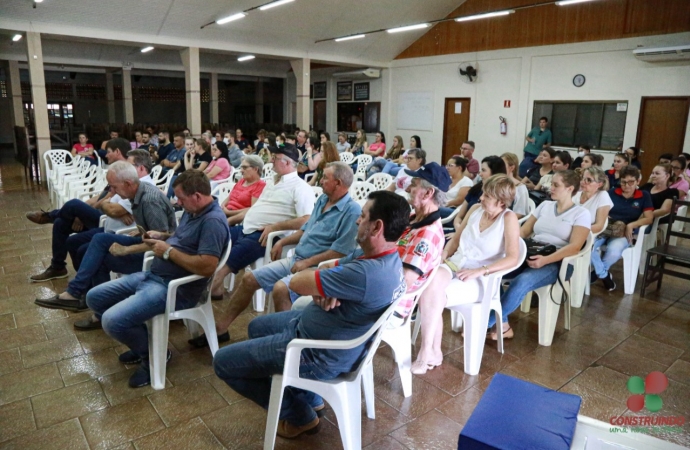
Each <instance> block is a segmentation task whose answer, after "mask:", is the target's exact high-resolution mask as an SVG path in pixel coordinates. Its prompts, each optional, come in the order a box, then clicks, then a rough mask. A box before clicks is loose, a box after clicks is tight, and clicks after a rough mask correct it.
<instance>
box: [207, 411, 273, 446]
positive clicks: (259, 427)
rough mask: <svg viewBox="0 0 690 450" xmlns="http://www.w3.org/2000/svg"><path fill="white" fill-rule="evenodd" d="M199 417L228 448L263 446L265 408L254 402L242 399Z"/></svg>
mask: <svg viewBox="0 0 690 450" xmlns="http://www.w3.org/2000/svg"><path fill="white" fill-rule="evenodd" d="M201 419H202V420H203V421H204V423H205V424H206V425H207V426H208V428H209V429H210V430H211V432H212V433H213V434H214V435H215V436H216V437H217V438H218V440H220V442H221V444H223V445H224V446H225V447H226V448H228V449H229V450H239V449H245V448H246V449H261V448H263V441H264V431H265V430H266V410H264V409H262V408H261V407H259V406H258V405H256V404H255V403H254V402H251V401H249V400H243V401H241V402H238V403H234V404H232V405H230V406H227V407H225V408H223V409H219V410H217V411H213V412H211V413H209V414H204V415H203V416H201Z"/></svg>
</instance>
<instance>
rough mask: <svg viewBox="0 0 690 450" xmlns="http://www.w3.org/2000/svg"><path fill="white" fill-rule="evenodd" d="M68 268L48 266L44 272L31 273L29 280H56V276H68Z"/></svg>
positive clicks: (35, 281) (36, 281)
mask: <svg viewBox="0 0 690 450" xmlns="http://www.w3.org/2000/svg"><path fill="white" fill-rule="evenodd" d="M67 275H68V274H67V269H65V268H64V267H63V268H62V269H55V268H53V266H50V267H48V268H47V269H46V270H45V271H43V273H39V274H37V275H31V276H30V277H29V280H30V281H31V282H33V283H40V282H41V281H48V280H54V279H56V278H67Z"/></svg>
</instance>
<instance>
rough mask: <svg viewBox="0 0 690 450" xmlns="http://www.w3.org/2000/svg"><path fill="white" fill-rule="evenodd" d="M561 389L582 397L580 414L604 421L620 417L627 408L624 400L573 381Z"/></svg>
mask: <svg viewBox="0 0 690 450" xmlns="http://www.w3.org/2000/svg"><path fill="white" fill-rule="evenodd" d="M559 391H560V392H565V393H568V394H574V395H577V396H578V397H580V398H581V399H582V403H581V405H580V412H579V414H581V415H584V416H587V417H592V418H593V419H597V420H601V421H602V422H609V420H610V419H611V417H618V416H619V415H621V414H623V413H624V412H625V410H626V409H627V408H626V406H625V403H624V402H619V401H616V400H613V399H611V398H609V397H606V396H605V395H603V394H600V393H598V392H595V391H593V390H591V389H587V388H586V387H584V386H583V385H582V384H576V383H574V382H572V381H571V382H570V383H568V384H566V385H565V386H563V387H562V388H561V389H559Z"/></svg>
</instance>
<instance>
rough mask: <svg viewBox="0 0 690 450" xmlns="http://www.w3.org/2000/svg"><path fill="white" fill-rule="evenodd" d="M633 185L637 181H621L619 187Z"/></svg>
mask: <svg viewBox="0 0 690 450" xmlns="http://www.w3.org/2000/svg"><path fill="white" fill-rule="evenodd" d="M635 183H637V180H629V181H623V180H621V186H633V185H634V184H635Z"/></svg>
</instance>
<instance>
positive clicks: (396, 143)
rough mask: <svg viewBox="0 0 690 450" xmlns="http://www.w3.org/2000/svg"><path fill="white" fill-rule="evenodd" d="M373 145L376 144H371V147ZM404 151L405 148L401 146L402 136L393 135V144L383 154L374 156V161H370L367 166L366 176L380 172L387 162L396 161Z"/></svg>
mask: <svg viewBox="0 0 690 450" xmlns="http://www.w3.org/2000/svg"><path fill="white" fill-rule="evenodd" d="M377 136H378V135H377ZM374 145H376V143H374V144H371V146H372V147H373V146H374ZM384 146H385V144H384ZM404 152H405V149H404V148H403V143H402V137H400V136H394V137H393V145H391V147H390V148H389V149H387V150H386V154H385V156H381V157H378V158H374V161H373V162H372V163H371V166H369V168H368V169H367V178H369V177H371V176H372V175H374V174H375V173H379V172H382V171H383V169H384V168H385V167H386V165H387V164H388V163H389V162H391V161H397V160H398V159H399V158H400V157H401V156H402V154H403V153H404Z"/></svg>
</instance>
